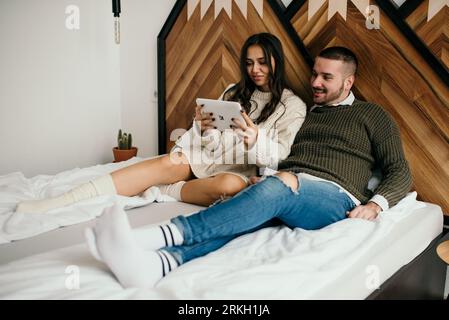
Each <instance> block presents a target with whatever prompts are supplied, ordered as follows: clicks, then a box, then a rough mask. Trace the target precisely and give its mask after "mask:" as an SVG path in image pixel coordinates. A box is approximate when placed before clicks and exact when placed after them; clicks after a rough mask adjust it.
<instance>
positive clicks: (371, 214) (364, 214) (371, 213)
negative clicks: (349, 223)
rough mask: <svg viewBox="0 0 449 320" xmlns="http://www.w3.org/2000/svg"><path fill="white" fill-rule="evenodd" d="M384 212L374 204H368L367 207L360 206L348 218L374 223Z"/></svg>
mask: <svg viewBox="0 0 449 320" xmlns="http://www.w3.org/2000/svg"><path fill="white" fill-rule="evenodd" d="M381 211H382V208H381V207H380V206H379V205H378V204H377V203H374V202H368V203H367V204H365V205H360V206H358V207H356V208H355V209H354V210H352V211H351V212H349V213H348V214H347V215H348V218H351V219H353V218H359V219H365V220H369V221H374V220H375V219H376V218H377V216H378V215H379V213H380V212H381Z"/></svg>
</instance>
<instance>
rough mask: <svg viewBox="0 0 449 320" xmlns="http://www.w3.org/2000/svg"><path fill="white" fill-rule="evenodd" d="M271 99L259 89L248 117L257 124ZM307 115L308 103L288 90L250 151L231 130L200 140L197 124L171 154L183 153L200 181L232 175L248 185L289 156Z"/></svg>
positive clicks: (260, 126) (213, 132) (179, 140)
mask: <svg viewBox="0 0 449 320" xmlns="http://www.w3.org/2000/svg"><path fill="white" fill-rule="evenodd" d="M228 88H229V87H228ZM225 91H226V90H225ZM222 97H223V95H222V96H221V97H220V99H222ZM271 97H272V93H271V92H262V91H259V90H257V89H256V90H255V91H254V92H253V94H252V96H251V110H250V112H249V114H248V115H249V117H250V118H251V120H253V121H255V120H256V119H257V118H258V117H259V115H260V113H261V112H262V110H263V108H264V107H265V105H266V104H267V103H268V102H269V101H270V100H271ZM306 112H307V109H306V105H305V103H304V102H303V101H302V100H301V99H300V98H299V97H298V96H296V95H295V94H293V92H291V91H290V90H287V89H285V90H284V92H283V93H282V97H281V103H279V104H278V106H277V107H276V109H275V111H274V112H273V114H272V115H271V116H270V117H269V118H268V119H267V120H266V121H264V122H263V123H259V124H258V129H259V134H258V138H257V142H256V144H255V145H254V147H253V148H252V149H251V150H245V148H244V144H243V141H242V140H241V139H240V138H238V136H237V135H236V134H235V133H234V132H233V131H232V130H231V129H230V130H226V131H225V132H223V133H220V132H219V131H217V130H210V131H209V132H207V133H204V134H203V136H201V133H200V132H201V131H200V128H199V127H198V125H197V124H196V123H194V125H193V126H192V128H191V129H190V130H188V131H187V132H186V133H185V134H184V135H183V136H182V137H181V138H179V139H178V140H177V141H176V145H175V147H174V148H173V149H172V152H182V153H183V154H184V155H185V156H186V157H187V158H188V159H189V163H190V166H191V168H192V171H193V173H194V175H195V176H196V177H197V178H205V177H211V176H214V175H217V174H219V173H232V174H236V175H238V176H240V177H241V178H242V179H244V180H245V181H247V178H248V177H250V176H253V175H256V174H257V172H258V170H257V169H258V167H261V168H263V167H269V168H272V169H277V164H278V163H279V161H281V160H283V159H285V158H286V157H287V156H288V155H289V154H290V147H291V146H292V144H293V141H294V139H295V136H296V133H297V132H298V130H299V128H300V127H301V125H302V124H303V122H304V120H305V116H306Z"/></svg>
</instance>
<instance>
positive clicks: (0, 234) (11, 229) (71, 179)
mask: <svg viewBox="0 0 449 320" xmlns="http://www.w3.org/2000/svg"><path fill="white" fill-rule="evenodd" d="M153 158H156V157H153ZM147 159H151V158H145V159H144V158H138V157H134V158H132V159H130V160H128V161H124V162H120V163H109V164H104V165H96V166H92V167H88V168H82V169H80V168H76V169H73V170H68V171H64V172H61V173H59V174H57V175H53V176H50V175H39V176H36V177H33V178H31V179H27V178H25V176H24V175H23V174H22V173H21V172H14V173H11V174H8V175H4V176H0V244H2V243H8V242H11V241H14V240H21V239H26V238H30V237H33V236H36V235H39V234H42V233H44V232H48V231H50V230H54V229H57V228H60V227H65V226H70V225H74V224H78V223H83V222H86V221H91V220H93V219H94V218H95V217H97V216H99V215H101V213H102V212H103V209H104V208H105V207H108V206H110V205H112V204H113V203H119V204H120V205H121V206H122V207H124V208H125V209H130V208H136V207H141V206H145V205H148V204H149V203H152V202H154V201H157V202H166V201H176V200H175V199H173V198H171V197H168V196H166V195H161V193H160V191H159V189H158V188H156V187H152V188H150V189H149V190H147V191H146V192H145V193H144V194H142V196H136V197H123V196H118V195H114V196H102V197H96V198H93V199H89V200H85V201H80V202H78V203H75V204H73V205H71V206H67V207H63V208H58V209H54V210H52V211H49V212H46V213H44V214H37V213H15V212H14V211H15V208H16V205H17V203H18V202H19V201H23V200H34V199H42V198H48V197H54V196H59V195H61V194H62V193H64V192H66V191H69V190H71V189H72V188H74V187H76V186H78V185H80V184H81V183H85V182H87V181H90V180H92V179H95V178H97V177H100V176H102V175H104V174H107V173H110V172H112V171H115V170H118V169H120V168H123V167H126V166H129V165H132V164H134V163H137V162H139V161H143V160H147Z"/></svg>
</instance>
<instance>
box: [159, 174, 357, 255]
mask: <svg viewBox="0 0 449 320" xmlns="http://www.w3.org/2000/svg"><path fill="white" fill-rule="evenodd" d="M354 207H355V204H354V202H353V201H352V200H351V198H349V196H348V195H347V194H346V193H344V192H343V190H341V189H340V188H338V187H337V186H335V185H334V184H332V183H329V182H323V181H313V180H308V179H298V191H296V192H294V191H293V190H292V189H291V188H290V187H289V186H287V185H286V184H285V183H284V182H283V181H282V180H281V179H280V178H279V177H277V176H269V177H267V178H266V179H264V180H263V181H261V182H259V183H257V184H255V185H252V186H250V187H248V188H246V189H244V190H243V191H241V192H240V193H239V194H237V195H236V196H235V197H234V198H232V199H229V200H226V201H224V202H222V203H220V204H217V205H214V206H212V207H210V208H207V209H205V210H202V211H200V212H198V213H196V214H193V215H191V216H189V217H184V216H178V217H176V218H173V219H172V220H171V222H173V223H174V224H175V225H176V226H177V227H178V229H179V231H180V232H181V233H182V234H183V236H184V243H183V245H181V246H175V247H166V248H164V250H165V251H167V252H169V253H171V254H172V255H173V257H175V259H176V260H177V261H178V263H179V264H183V263H185V262H187V261H190V260H192V259H195V258H198V257H201V256H204V255H206V254H208V253H210V252H212V251H215V250H217V249H219V248H220V247H222V246H224V245H225V244H226V243H228V242H229V241H231V240H232V239H235V238H236V237H238V236H240V235H243V234H246V233H250V232H254V231H256V230H259V229H261V228H265V227H269V226H273V225H276V223H278V222H279V221H280V222H281V223H283V224H285V225H287V226H288V227H290V228H302V229H306V230H316V229H321V228H323V227H325V226H327V225H329V224H331V223H334V222H337V221H339V220H342V219H344V218H346V212H347V211H351V210H352V209H353V208H354Z"/></svg>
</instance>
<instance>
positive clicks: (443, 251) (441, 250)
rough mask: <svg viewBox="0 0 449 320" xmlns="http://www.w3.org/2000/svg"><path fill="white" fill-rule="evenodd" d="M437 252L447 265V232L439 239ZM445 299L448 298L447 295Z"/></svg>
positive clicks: (448, 255)
mask: <svg viewBox="0 0 449 320" xmlns="http://www.w3.org/2000/svg"><path fill="white" fill-rule="evenodd" d="M437 254H438V256H439V257H440V259H441V260H443V261H444V262H445V263H446V264H447V265H449V232H448V233H446V235H445V236H444V237H443V238H442V239H441V242H440V244H439V245H438V247H437ZM446 281H447V279H446ZM446 299H447V300H449V295H448V296H447V298H446Z"/></svg>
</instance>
